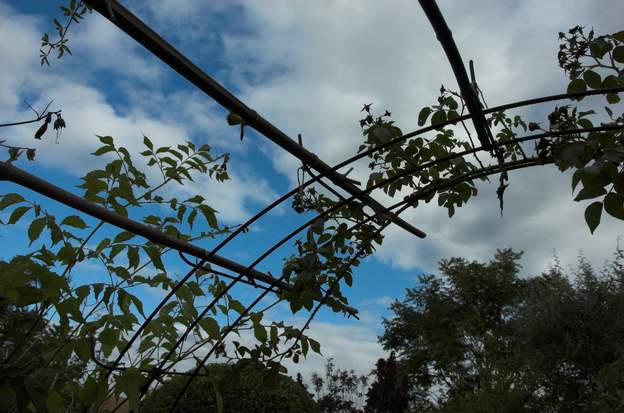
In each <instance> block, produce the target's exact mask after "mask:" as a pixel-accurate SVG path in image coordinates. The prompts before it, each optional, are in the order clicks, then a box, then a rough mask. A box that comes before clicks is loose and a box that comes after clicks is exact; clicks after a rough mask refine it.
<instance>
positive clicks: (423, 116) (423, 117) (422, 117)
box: [418, 106, 432, 126]
mask: <svg viewBox="0 0 624 413" xmlns="http://www.w3.org/2000/svg"><path fill="white" fill-rule="evenodd" d="M431 112H432V111H431V108H430V107H429V106H427V107H424V108H422V109H421V110H420V113H419V114H418V126H423V125H424V124H425V123H426V122H427V118H428V117H429V115H430V114H431Z"/></svg>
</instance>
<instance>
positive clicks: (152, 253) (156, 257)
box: [143, 245, 165, 271]
mask: <svg viewBox="0 0 624 413" xmlns="http://www.w3.org/2000/svg"><path fill="white" fill-rule="evenodd" d="M143 250H145V252H146V253H147V255H148V257H149V258H150V260H152V264H153V265H154V267H156V268H158V269H159V270H162V271H165V266H164V265H163V263H162V260H161V259H160V251H159V250H158V248H157V247H156V246H155V245H147V246H144V247H143Z"/></svg>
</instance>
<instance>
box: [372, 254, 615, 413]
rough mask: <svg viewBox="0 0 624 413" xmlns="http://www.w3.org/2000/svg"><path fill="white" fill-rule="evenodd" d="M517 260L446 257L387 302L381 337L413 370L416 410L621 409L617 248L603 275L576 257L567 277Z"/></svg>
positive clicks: (510, 256) (557, 268)
mask: <svg viewBox="0 0 624 413" xmlns="http://www.w3.org/2000/svg"><path fill="white" fill-rule="evenodd" d="M520 256H521V254H519V253H516V252H514V251H512V250H502V251H501V250H499V251H498V252H497V253H496V254H495V256H494V260H492V261H490V262H489V263H479V262H469V261H467V260H465V259H461V258H452V259H449V260H444V261H442V262H441V263H440V273H441V276H440V277H434V276H431V275H425V276H422V277H421V279H420V285H419V286H418V287H416V288H411V289H408V290H407V296H406V298H405V299H404V300H403V301H396V302H394V303H393V304H392V306H391V309H392V311H393V312H394V318H392V319H387V320H385V321H384V325H385V333H384V335H383V336H382V337H381V341H382V343H383V345H384V347H385V348H386V349H388V350H393V351H396V352H397V354H398V359H399V361H400V362H401V364H402V365H403V366H405V367H406V369H407V371H408V372H409V375H410V379H411V382H412V383H413V386H412V388H411V392H412V397H415V396H417V397H416V400H415V402H413V405H414V406H418V409H417V410H416V411H432V412H433V411H435V412H442V411H444V412H447V411H448V412H570V411H575V412H594V411H603V412H615V411H621V409H622V407H624V397H623V395H622V393H621V389H622V387H621V386H622V384H623V383H624V380H623V379H624V369H623V367H624V358H623V356H624V352H623V348H622V345H621V344H622V342H623V341H624V321H623V319H622V317H621V314H622V312H623V310H624V284H623V282H624V278H623V275H624V272H623V271H622V269H623V268H624V267H623V266H624V253H623V251H622V250H621V249H618V250H617V252H616V257H615V259H614V261H613V262H612V263H611V264H610V265H609V266H607V267H605V269H604V270H603V271H601V272H600V273H596V271H594V270H593V269H592V267H591V266H590V265H589V264H588V263H587V262H586V261H585V260H584V259H583V258H582V257H581V258H580V259H579V263H578V266H577V268H576V269H575V270H573V271H572V272H571V274H567V273H565V272H564V270H563V269H562V268H561V267H560V266H558V265H556V266H554V267H553V268H551V269H549V270H548V271H546V272H545V273H543V274H542V275H540V276H536V277H532V278H523V277H521V276H520V274H519V268H520V267H519V264H518V260H519V259H520ZM571 280H573V281H571ZM423 395H426V396H425V398H424V399H423V397H422V396H423ZM418 400H420V403H418ZM427 403H429V406H427Z"/></svg>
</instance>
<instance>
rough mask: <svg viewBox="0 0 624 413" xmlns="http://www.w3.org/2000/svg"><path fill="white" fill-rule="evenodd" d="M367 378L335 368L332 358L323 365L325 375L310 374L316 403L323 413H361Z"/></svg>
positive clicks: (350, 371)
mask: <svg viewBox="0 0 624 413" xmlns="http://www.w3.org/2000/svg"><path fill="white" fill-rule="evenodd" d="M367 384H368V376H366V375H358V374H356V373H355V371H354V370H345V369H341V368H339V367H336V365H335V363H334V360H333V359H332V358H329V359H327V361H326V363H325V374H324V377H321V376H320V375H318V374H317V373H313V374H312V386H313V388H314V392H315V394H316V401H317V403H318V405H319V407H320V408H321V411H322V412H323V413H362V408H363V404H364V403H363V402H364V394H365V389H366V386H367Z"/></svg>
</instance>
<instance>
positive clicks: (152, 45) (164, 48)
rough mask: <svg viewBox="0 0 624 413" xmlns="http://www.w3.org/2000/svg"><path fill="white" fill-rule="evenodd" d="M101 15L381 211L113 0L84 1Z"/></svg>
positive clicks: (411, 228) (407, 227)
mask: <svg viewBox="0 0 624 413" xmlns="http://www.w3.org/2000/svg"><path fill="white" fill-rule="evenodd" d="M87 3H88V4H89V5H90V6H92V7H93V9H94V10H96V11H97V12H98V13H100V14H101V15H102V16H104V17H106V18H107V19H109V20H110V21H111V22H112V23H113V24H115V25H116V26H117V27H118V28H120V29H121V30H122V31H124V32H125V33H126V34H127V35H129V36H130V37H132V38H133V39H134V40H136V41H137V42H138V43H140V44H141V45H143V46H144V47H145V48H146V49H147V50H149V51H150V52H151V53H153V54H154V55H155V56H157V57H158V58H160V59H161V60H162V61H163V62H165V63H166V64H167V65H168V66H169V67H171V68H172V69H173V70H175V71H176V72H178V73H179V74H180V75H181V76H183V77H184V78H185V79H187V80H188V81H189V82H191V83H192V84H194V85H195V86H197V88H199V89H200V90H201V91H203V92H204V93H206V94H207V95H208V96H210V97H211V98H213V99H214V100H215V101H217V102H218V103H219V104H220V105H221V106H223V107H224V108H226V109H228V110H229V111H231V112H233V113H235V114H237V115H238V116H240V117H241V118H242V119H243V121H244V123H245V125H246V126H250V127H252V128H254V129H255V130H257V131H258V132H259V133H260V134H262V135H264V136H265V137H266V138H268V139H270V140H271V141H273V142H274V143H276V144H277V145H279V146H280V147H281V148H283V149H284V150H286V151H287V152H289V153H290V154H292V155H293V156H295V157H296V158H298V159H299V160H301V161H302V162H304V163H305V164H307V165H309V166H310V167H311V168H313V169H315V170H316V171H318V172H319V173H321V174H322V175H324V176H325V177H327V178H328V179H329V180H331V181H332V182H333V183H334V184H335V185H337V186H339V187H340V188H342V189H343V190H345V191H346V192H348V193H349V194H350V195H351V196H354V197H356V198H358V199H360V200H361V201H362V202H364V203H365V204H367V205H368V206H370V207H371V208H372V209H373V210H374V211H375V212H379V211H382V210H384V209H385V208H384V206H383V205H381V204H380V203H379V202H378V201H376V200H375V199H374V198H373V197H372V196H370V195H368V194H365V193H363V192H362V191H361V190H360V189H359V188H358V187H357V186H355V185H354V184H353V183H351V182H349V180H348V179H347V178H346V177H345V176H344V175H342V174H340V173H339V172H337V171H335V170H334V169H333V168H332V167H331V166H329V165H328V164H326V163H325V162H323V161H322V160H321V159H319V157H318V156H317V155H315V154H314V153H312V152H310V151H308V150H307V149H305V148H303V147H301V146H300V145H299V144H298V143H297V142H296V141H295V140H293V139H292V138H290V137H289V136H288V135H286V134H285V133H284V132H282V131H281V130H280V129H278V128H277V127H276V126H275V125H273V124H272V123H270V122H269V121H268V120H266V119H264V118H263V117H262V116H260V115H259V114H258V113H257V112H256V111H254V110H252V109H251V108H250V107H249V106H247V105H246V104H244V103H243V102H241V101H240V100H239V99H238V98H237V97H236V96H234V95H233V94H232V93H231V92H230V91H228V90H227V89H226V88H225V87H223V86H222V85H221V84H219V83H218V82H217V81H216V80H214V79H213V78H211V77H210V76H208V75H207V74H206V73H205V72H203V71H202V70H201V69H200V68H199V67H197V66H196V65H195V64H194V63H193V62H191V61H190V60H189V59H188V58H187V57H185V56H184V55H183V54H182V53H180V52H179V51H178V50H176V49H175V48H174V47H173V46H172V45H171V44H169V43H168V42H167V41H166V40H164V39H163V38H162V37H161V36H160V35H158V33H156V32H155V31H153V30H152V29H151V28H149V27H148V26H147V25H146V24H145V23H144V22H143V21H141V20H140V19H139V18H138V17H136V16H135V15H134V14H132V13H131V12H130V11H129V10H128V9H126V8H125V7H123V6H122V5H121V4H119V2H118V1H116V0H87ZM392 222H393V223H395V224H396V225H398V226H400V227H401V228H403V229H404V230H406V231H408V232H410V233H412V234H413V235H416V236H417V237H420V238H424V237H425V236H426V234H425V233H424V232H423V231H421V230H419V229H418V228H415V227H414V226H413V225H411V224H409V223H408V222H406V221H405V220H403V219H401V218H399V217H398V216H392Z"/></svg>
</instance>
